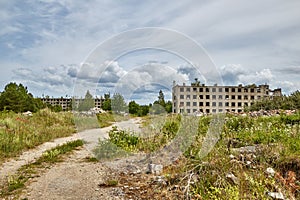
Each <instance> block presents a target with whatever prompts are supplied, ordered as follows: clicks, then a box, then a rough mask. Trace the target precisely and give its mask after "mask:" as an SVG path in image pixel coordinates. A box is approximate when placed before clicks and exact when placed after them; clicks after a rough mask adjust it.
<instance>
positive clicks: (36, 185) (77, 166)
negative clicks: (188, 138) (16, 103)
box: [0, 119, 140, 199]
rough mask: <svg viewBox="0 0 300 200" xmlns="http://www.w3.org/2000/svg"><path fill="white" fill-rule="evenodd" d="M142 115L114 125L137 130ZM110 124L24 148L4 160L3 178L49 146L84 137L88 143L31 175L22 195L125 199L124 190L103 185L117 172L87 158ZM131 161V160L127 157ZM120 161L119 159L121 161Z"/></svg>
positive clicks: (50, 197) (49, 197) (1, 177)
mask: <svg viewBox="0 0 300 200" xmlns="http://www.w3.org/2000/svg"><path fill="white" fill-rule="evenodd" d="M139 123H140V119H130V120H128V121H125V122H117V123H115V124H114V125H113V126H117V127H119V128H121V129H130V130H135V131H137V130H138V129H139ZM110 129H111V127H106V128H101V129H91V130H86V131H82V132H80V133H77V134H74V135H73V136H71V137H65V138H59V139H56V140H54V141H52V142H47V143H44V144H42V145H40V146H38V147H37V148H36V149H33V150H30V151H27V152H24V153H23V154H22V155H21V156H20V157H19V158H18V159H14V160H10V161H8V162H6V163H4V164H3V165H2V166H1V168H0V180H2V181H3V180H5V179H6V177H7V176H9V175H12V174H14V173H15V172H16V171H17V170H18V169H19V168H20V167H21V166H23V165H25V164H28V163H32V162H34V161H35V159H37V158H38V157H40V156H41V155H42V153H43V152H44V151H46V150H48V149H51V148H53V147H55V146H57V145H61V144H63V143H66V142H68V141H72V140H76V139H83V140H85V141H86V142H87V144H86V145H85V146H84V147H83V148H81V149H80V150H77V151H75V152H74V153H73V154H71V155H69V156H68V157H67V158H65V159H64V162H61V163H57V164H55V165H54V166H52V167H51V168H50V169H46V170H45V172H44V173H41V174H40V175H39V176H38V177H34V178H31V179H30V180H29V181H28V183H27V187H26V188H25V189H24V191H23V192H22V194H21V197H20V198H21V199H23V198H25V199H26V198H27V199H122V194H121V192H120V191H117V190H116V188H115V189H113V188H100V187H99V186H98V185H99V184H101V183H103V181H104V180H105V178H106V176H107V175H109V176H111V175H112V174H113V173H114V172H113V169H109V168H108V167H107V165H106V164H104V163H102V162H101V161H99V162H87V160H86V157H89V156H93V155H92V153H91V150H92V149H93V148H94V147H95V146H96V144H97V141H98V138H100V139H103V138H107V137H108V134H107V131H109V130H110ZM124 162H125V163H127V165H128V160H127V161H125V160H124ZM119 164H120V163H119Z"/></svg>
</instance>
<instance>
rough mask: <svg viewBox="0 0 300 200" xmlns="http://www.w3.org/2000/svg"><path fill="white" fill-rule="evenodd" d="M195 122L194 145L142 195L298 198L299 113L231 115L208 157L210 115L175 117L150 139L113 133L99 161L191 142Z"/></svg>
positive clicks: (99, 152)
mask: <svg viewBox="0 0 300 200" xmlns="http://www.w3.org/2000/svg"><path fill="white" fill-rule="evenodd" d="M191 119H193V120H196V124H198V127H197V126H196V127H197V134H196V137H195V138H192V144H191V145H190V146H189V148H187V149H186V150H185V152H184V155H183V156H182V157H181V158H180V159H179V160H177V161H176V162H175V163H174V164H172V165H169V166H164V170H163V174H162V177H163V180H164V181H163V183H164V184H157V185H155V188H153V187H151V189H149V190H148V191H147V192H145V191H143V195H145V194H147V193H148V195H149V197H150V196H151V197H153V198H165V199H176V198H180V199H182V198H191V199H272V198H274V196H277V197H279V196H280V195H282V196H284V197H285V198H289V199H300V132H299V123H300V113H299V112H298V113H296V114H294V115H280V116H271V117H266V116H262V117H248V116H230V115H227V116H226V117H225V123H224V126H223V128H222V130H221V133H220V135H219V138H218V139H219V140H218V142H217V143H216V145H215V146H214V148H213V149H212V151H211V152H210V153H209V154H208V155H207V156H205V157H202V156H201V149H202V145H203V143H204V141H205V137H207V134H206V133H207V131H208V129H209V123H210V121H211V120H212V117H211V116H206V117H201V118H189V120H187V121H185V123H183V120H185V117H184V116H183V117H180V116H171V117H169V118H168V119H167V120H166V121H164V122H163V123H164V125H163V126H162V127H161V128H160V129H155V128H154V129H153V134H152V137H140V136H138V135H136V134H134V133H129V132H127V131H124V130H117V129H113V130H112V131H111V132H110V139H109V140H108V141H102V142H100V143H99V147H98V148H97V150H96V154H97V155H98V158H100V159H101V158H110V156H112V157H114V156H115V157H117V156H122V155H125V154H128V153H129V152H138V151H144V152H152V151H157V150H158V149H160V148H161V147H164V146H165V145H166V144H168V143H169V142H170V141H172V140H174V138H175V139H176V137H177V134H183V133H184V134H186V136H187V137H189V136H190V135H189V132H190V129H189V128H188V126H189V125H188V123H190V124H193V123H194V122H193V121H192V120H191ZM158 121H159V120H158ZM183 124H184V126H183ZM150 125H151V123H150ZM152 126H154V127H155V124H152ZM192 126H194V125H192ZM184 131H185V132H184ZM211 139H213V138H211ZM105 149H109V150H108V151H105ZM120 149H121V150H120ZM111 152H114V154H113V155H112V154H110V153H111ZM124 184H130V183H129V182H128V183H124ZM144 189H145V188H144ZM139 192H141V191H136V192H135V193H136V194H138V193H139Z"/></svg>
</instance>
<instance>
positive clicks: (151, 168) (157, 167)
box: [148, 164, 163, 175]
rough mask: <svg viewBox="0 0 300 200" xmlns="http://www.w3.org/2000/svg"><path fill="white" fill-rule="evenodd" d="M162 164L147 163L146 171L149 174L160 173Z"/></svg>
mask: <svg viewBox="0 0 300 200" xmlns="http://www.w3.org/2000/svg"><path fill="white" fill-rule="evenodd" d="M162 170H163V165H160V164H158V165H157V164H149V165H148V171H149V173H151V174H155V175H159V174H161V173H162Z"/></svg>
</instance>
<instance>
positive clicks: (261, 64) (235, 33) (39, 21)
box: [0, 0, 300, 95]
mask: <svg viewBox="0 0 300 200" xmlns="http://www.w3.org/2000/svg"><path fill="white" fill-rule="evenodd" d="M299 6H300V2H299V1H296V0H292V1H286V2H283V1H280V0H275V1H272V2H271V1H264V2H261V1H258V0H254V1H249V2H236V1H232V0H229V1H225V0H221V1H202V2H201V3H199V2H198V1H192V0H191V1H188V2H186V1H184V2H183V1H174V2H172V3H170V4H168V3H161V2H156V1H148V2H144V1H138V2H124V3H117V2H114V1H109V0H103V1H94V0H92V1H88V2H86V1H71V0H62V1H51V0H42V1H39V2H32V1H22V2H17V1H0V26H1V27H2V28H1V30H0V36H1V37H0V51H1V54H0V66H1V70H2V73H1V75H0V80H1V81H2V82H3V80H6V81H10V80H11V79H18V80H20V81H23V82H28V83H29V84H30V85H32V86H34V87H35V88H36V93H37V94H40V93H41V91H46V92H49V93H53V94H61V95H63V94H64V92H66V91H68V90H70V87H71V85H72V84H73V81H75V80H76V78H77V80H82V81H86V82H87V83H86V84H87V86H88V85H89V84H92V83H93V84H98V83H99V82H100V83H99V85H101V87H104V89H105V90H106V89H107V88H114V86H115V84H116V83H118V82H119V81H120V79H122V77H125V76H126V74H127V73H129V72H131V71H130V70H132V68H131V69H130V70H129V65H130V64H128V63H126V59H123V60H124V62H122V63H121V62H119V63H112V66H110V67H108V68H107V69H105V70H104V72H99V73H98V72H97V71H99V68H98V67H99V65H98V64H97V65H94V66H93V64H92V63H86V64H87V66H79V64H76V65H72V64H71V63H81V62H83V61H84V60H85V58H86V56H87V55H89V53H90V52H91V50H92V49H94V48H95V47H96V46H97V44H99V43H100V42H103V41H105V40H106V39H107V38H109V37H111V36H113V35H115V34H118V33H120V32H122V31H126V30H130V29H133V28H140V27H149V26H155V27H166V28H170V29H174V30H177V31H180V32H182V33H184V34H187V35H188V36H190V37H192V38H193V39H194V40H195V41H197V42H199V43H201V44H202V45H203V46H204V47H205V49H206V50H207V52H208V53H209V54H210V56H211V57H212V59H213V60H214V62H215V63H216V65H217V66H221V67H219V70H220V73H221V74H222V77H223V80H224V83H226V84H238V83H245V84H246V83H253V82H255V83H257V84H259V83H265V82H267V83H270V84H272V85H274V86H277V85H278V87H280V84H282V85H283V86H282V87H284V88H286V89H285V90H287V91H289V90H291V89H297V87H298V88H299V74H300V73H299V64H300V60H299V52H300V40H299V32H300V24H299V20H298V19H299V17H300V14H299V11H298V8H299ZM148 36H149V37H155V39H157V40H163V38H161V37H160V35H157V34H156V35H154V36H153V35H148ZM176 42H179V41H174V43H172V45H176V44H177V43H176ZM186 51H190V52H192V51H193V49H186ZM137 56H138V57H143V58H144V59H135V58H134V59H133V61H132V62H136V63H138V64H141V63H145V62H143V61H144V60H146V59H147V58H148V57H147V54H145V55H137ZM150 59H156V55H154V56H152V57H151V58H150ZM138 60H142V61H139V62H137V61H138ZM168 61H169V63H171V62H172V61H173V58H171V59H169V60H168ZM12 62H15V63H12ZM231 63H239V64H236V65H235V64H231ZM178 64H179V63H176V65H175V64H174V65H173V66H172V67H173V68H174V69H175V72H174V73H173V71H171V72H169V73H173V74H174V76H173V77H174V78H176V77H177V76H179V77H183V78H182V80H183V81H192V80H193V79H194V78H196V77H198V78H200V79H201V82H203V81H204V82H205V77H201V72H200V74H199V73H196V71H195V69H194V68H193V67H191V66H188V65H186V66H185V65H180V66H179V67H178ZM88 65H91V66H88ZM119 65H121V66H122V67H120V66H119ZM24 66H28V68H26V67H24ZM45 66H48V67H45ZM50 66H51V67H50ZM100 67H101V66H100ZM29 68H30V69H29ZM12 71H13V73H12ZM95 72H96V73H95ZM12 74H13V75H12ZM167 74H168V73H167V72H166V71H164V70H161V71H160V70H159V69H157V72H155V73H153V72H152V73H150V72H149V71H147V70H145V71H138V70H134V69H133V72H132V75H131V76H132V80H133V81H131V82H132V84H134V81H136V83H143V81H144V82H162V83H164V84H165V83H166V82H167V81H170V82H169V84H172V80H171V79H173V77H172V76H168V75H167ZM160 76H161V77H160ZM171 77H172V78H171ZM180 80H181V79H180ZM2 82H1V84H2ZM39 84H40V85H39ZM60 86H62V87H60ZM288 88H290V89H288ZM60 92H61V93H60ZM68 93H69V92H68Z"/></svg>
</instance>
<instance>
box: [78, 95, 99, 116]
mask: <svg viewBox="0 0 300 200" xmlns="http://www.w3.org/2000/svg"><path fill="white" fill-rule="evenodd" d="M93 107H95V100H94V98H93V96H92V95H91V93H90V91H89V90H88V91H87V92H86V94H85V97H84V99H83V101H82V102H80V103H79V106H78V110H79V111H88V110H90V109H91V108H93Z"/></svg>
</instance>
